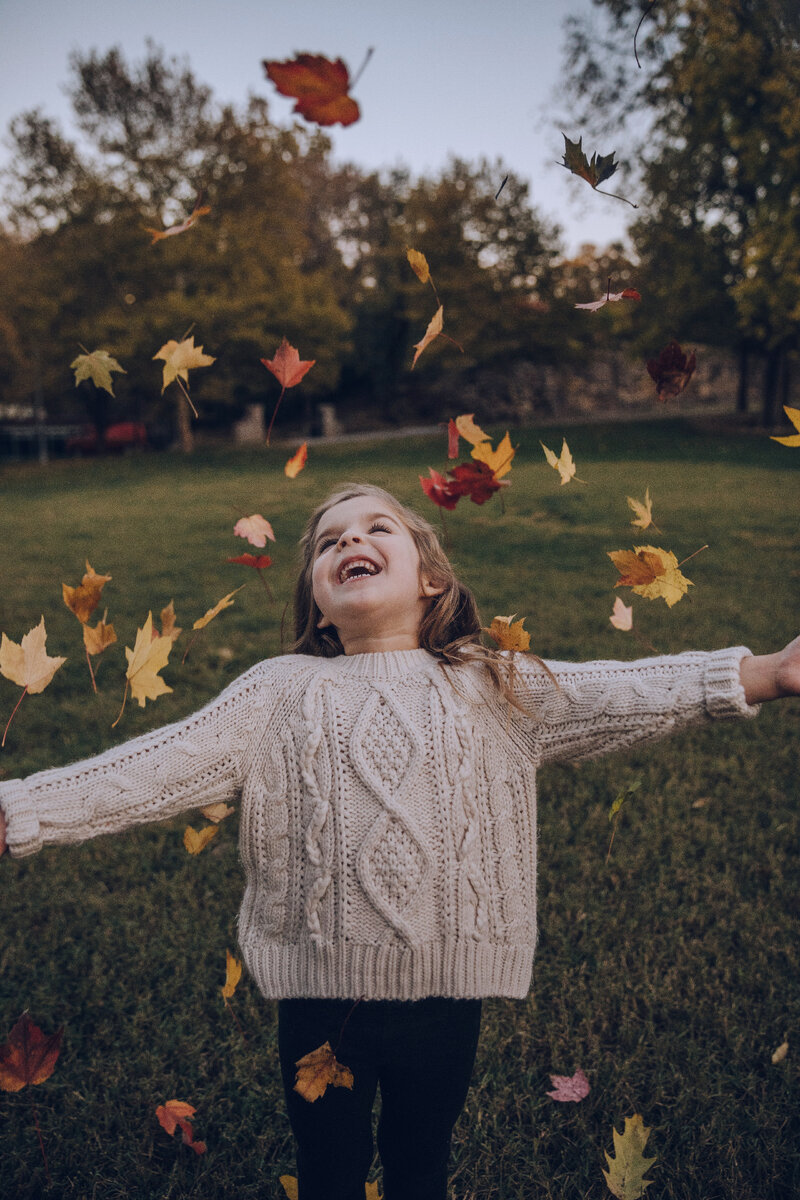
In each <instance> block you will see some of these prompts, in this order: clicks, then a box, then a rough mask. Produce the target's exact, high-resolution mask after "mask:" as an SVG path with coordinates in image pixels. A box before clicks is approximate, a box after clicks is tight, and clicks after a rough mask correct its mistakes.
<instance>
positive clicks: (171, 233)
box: [145, 204, 211, 246]
mask: <svg viewBox="0 0 800 1200" xmlns="http://www.w3.org/2000/svg"><path fill="white" fill-rule="evenodd" d="M210 212H211V208H210V207H209V205H208V204H203V205H202V206H200V205H197V204H196V205H195V206H194V208H193V209H192V211H191V213H190V214H189V216H188V217H187V218H186V220H185V221H181V223H180V225H170V227H169V229H148V228H147V226H145V233H152V235H153V240H152V242H151V243H150V245H151V246H155V244H156V242H160V241H163V239H164V238H169V237H175V236H176V235H177V234H179V233H185V232H186V230H187V229H191V228H192V226H193V225H196V224H197V222H198V221H199V220H200V218H201V217H205V216H206V215H207V214H208V213H210Z"/></svg>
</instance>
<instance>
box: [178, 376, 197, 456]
mask: <svg viewBox="0 0 800 1200" xmlns="http://www.w3.org/2000/svg"><path fill="white" fill-rule="evenodd" d="M175 403H176V404H177V406H178V408H177V413H176V416H177V418H178V446H179V447H180V449H181V450H182V451H183V453H184V454H191V453H192V451H193V450H194V432H193V430H192V414H191V413H190V411H189V405H188V403H187V400H186V397H185V396H183V395H182V394H181V392H180V391H178V392H177V394H176V396H175Z"/></svg>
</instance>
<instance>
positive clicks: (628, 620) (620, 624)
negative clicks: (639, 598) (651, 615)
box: [608, 596, 633, 632]
mask: <svg viewBox="0 0 800 1200" xmlns="http://www.w3.org/2000/svg"><path fill="white" fill-rule="evenodd" d="M608 619H609V621H610V622H611V624H612V625H613V626H614V628H615V629H621V630H622V631H623V632H627V631H628V630H629V629H633V605H632V604H630V605H629V604H626V603H625V601H624V600H623V599H622V597H621V596H617V597H616V599H615V600H614V611H613V612H612V613H611V616H610V617H609V618H608Z"/></svg>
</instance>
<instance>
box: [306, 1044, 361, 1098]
mask: <svg viewBox="0 0 800 1200" xmlns="http://www.w3.org/2000/svg"><path fill="white" fill-rule="evenodd" d="M295 1066H296V1067H297V1078H296V1080H295V1085H294V1090H295V1091H296V1092H299V1093H300V1095H301V1096H302V1097H303V1099H304V1100H308V1101H309V1103H311V1104H313V1103H314V1101H315V1100H319V1098H320V1096H324V1095H325V1092H326V1090H327V1088H328V1085H329V1084H330V1085H331V1086H332V1087H346V1088H350V1089H351V1090H352V1087H353V1073H352V1071H350V1070H349V1069H348V1068H347V1067H343V1066H342V1064H341V1063H339V1062H337V1061H336V1058H335V1057H334V1054H333V1050H332V1049H331V1044H330V1042H325V1043H324V1044H323V1045H322V1046H318V1047H317V1049H316V1050H312V1051H311V1053H310V1054H306V1055H305V1056H304V1057H303V1058H298V1060H297V1062H296V1063H295Z"/></svg>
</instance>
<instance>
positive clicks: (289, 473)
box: [283, 442, 308, 479]
mask: <svg viewBox="0 0 800 1200" xmlns="http://www.w3.org/2000/svg"><path fill="white" fill-rule="evenodd" d="M307 461H308V442H303V444H302V446H301V447H300V449H299V450H298V451H297V452H296V453H295V454H293V455H292V457H291V458H290V459H289V461H288V462H287V463H286V466H285V467H284V468H283V473H284V475H285V476H286V478H287V479H296V478H297V476H298V475H299V474H300V472H301V471H302V469H303V467H304V466H305V465H306V462H307Z"/></svg>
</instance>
